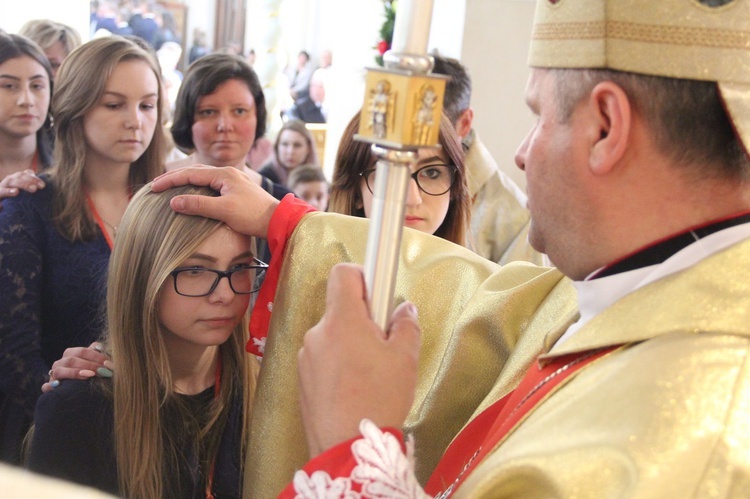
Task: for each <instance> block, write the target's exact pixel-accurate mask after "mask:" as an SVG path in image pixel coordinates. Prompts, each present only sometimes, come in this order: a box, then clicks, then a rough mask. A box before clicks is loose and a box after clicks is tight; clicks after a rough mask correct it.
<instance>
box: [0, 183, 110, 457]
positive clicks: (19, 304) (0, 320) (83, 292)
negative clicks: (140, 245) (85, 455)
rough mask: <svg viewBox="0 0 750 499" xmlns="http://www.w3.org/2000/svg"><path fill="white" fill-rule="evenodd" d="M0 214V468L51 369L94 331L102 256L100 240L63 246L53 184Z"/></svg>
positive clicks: (10, 202)
mask: <svg viewBox="0 0 750 499" xmlns="http://www.w3.org/2000/svg"><path fill="white" fill-rule="evenodd" d="M40 176H41V177H42V178H43V179H44V180H45V182H46V183H47V187H46V188H44V189H43V190H41V191H39V192H37V193H35V194H29V193H25V192H22V193H20V194H19V195H18V197H15V198H10V199H5V200H3V209H2V210H0V290H2V291H0V460H2V461H6V462H10V463H14V464H18V463H19V462H20V445H21V440H22V438H23V436H24V435H25V433H26V431H27V430H28V428H29V425H30V424H31V421H32V418H33V415H34V405H35V404H36V400H37V398H38V397H39V395H41V390H40V387H41V385H42V383H44V381H45V379H46V376H47V371H49V369H50V366H51V364H52V363H53V362H54V361H55V360H57V359H59V358H60V357H61V356H62V354H63V351H64V350H65V349H66V348H68V347H72V346H88V345H89V344H90V343H91V342H92V341H94V340H96V338H97V337H98V336H99V334H100V332H101V331H102V325H103V323H102V320H101V319H102V317H103V316H102V305H103V299H104V296H105V291H104V290H105V285H106V275H107V267H108V265H109V255H110V249H109V246H108V245H107V242H106V240H105V239H104V236H103V235H102V234H101V232H98V233H97V236H96V238H94V239H93V240H91V241H78V242H74V243H71V242H70V241H68V240H67V239H65V238H64V237H63V236H62V235H61V234H60V233H59V232H58V231H57V229H56V228H55V225H54V223H53V221H52V197H53V193H54V191H55V184H54V182H52V181H50V179H49V178H48V177H47V176H46V175H44V174H42V175H40Z"/></svg>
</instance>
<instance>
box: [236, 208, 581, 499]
mask: <svg viewBox="0 0 750 499" xmlns="http://www.w3.org/2000/svg"><path fill="white" fill-rule="evenodd" d="M367 231H368V221H367V220H366V219H360V218H353V217H348V216H344V215H337V214H331V213H312V214H309V215H306V216H305V217H304V218H303V219H302V221H301V222H300V223H299V224H298V226H297V228H296V229H295V231H294V233H293V235H292V237H291V239H290V240H289V242H288V243H287V249H286V254H285V257H284V262H283V265H282V268H281V275H280V278H279V287H278V289H277V292H276V296H275V300H274V303H273V314H272V316H271V323H270V329H269V334H268V338H267V342H266V345H265V352H264V357H263V363H262V367H261V372H260V377H259V380H258V388H257V396H256V400H255V409H254V412H253V421H252V426H251V435H250V444H249V449H248V452H247V460H246V466H245V470H246V472H245V480H244V497H246V498H247V497H259V498H267V497H276V496H277V495H278V494H279V493H280V492H281V491H282V490H283V489H284V487H285V486H286V485H287V484H288V483H289V482H290V481H291V480H292V477H293V475H294V472H295V471H296V470H298V469H300V468H302V466H304V464H305V463H306V462H307V460H308V451H307V444H306V440H305V435H304V429H303V426H302V418H301V415H300V410H299V394H298V382H297V352H298V351H299V348H300V347H301V345H302V338H303V336H304V334H305V332H307V330H308V329H310V328H311V327H312V326H314V325H315V324H316V323H317V322H318V320H320V318H321V317H322V315H323V312H324V308H325V292H326V281H327V277H328V272H329V270H330V269H331V267H332V266H334V265H335V264H337V263H341V262H354V263H362V262H363V261H364V254H365V244H366V241H367ZM406 300H409V301H412V302H413V303H414V304H415V305H416V307H417V309H418V311H419V323H420V326H421V329H422V347H421V352H420V366H419V370H420V374H419V380H418V385H417V392H416V400H415V403H414V405H413V407H412V410H411V413H410V415H409V417H408V419H407V421H406V425H405V428H404V431H405V432H406V433H408V434H413V435H414V437H415V438H416V441H417V442H418V445H417V446H416V448H417V452H416V455H415V457H416V462H417V470H416V471H417V476H418V478H419V480H420V481H421V482H422V483H424V482H426V481H427V478H428V477H429V476H430V473H431V472H432V470H433V469H434V467H435V465H436V464H437V462H438V460H439V459H440V457H441V456H442V454H443V452H444V451H445V449H446V447H447V446H448V444H449V443H450V441H451V440H452V439H453V437H454V436H455V435H456V434H457V433H458V432H459V431H460V430H461V428H462V427H463V426H464V424H466V422H467V421H468V420H469V418H470V416H471V415H472V414H473V413H474V412H475V410H477V408H478V407H479V405H480V404H481V403H482V402H483V401H484V400H485V398H486V397H487V396H488V394H489V393H490V392H491V391H492V390H493V387H494V386H496V384H497V385H498V386H503V387H504V388H502V390H503V391H505V392H506V393H507V392H508V391H510V390H511V389H512V388H513V387H515V386H516V385H517V384H518V382H519V381H520V379H521V377H522V376H523V375H524V372H525V370H526V368H527V367H528V365H529V363H530V362H531V361H532V359H533V358H534V357H535V356H537V355H538V354H540V353H541V346H542V343H543V338H544V335H545V334H546V333H548V332H549V331H551V330H552V331H560V332H561V331H563V330H564V329H565V328H566V327H567V326H568V325H569V324H570V323H571V322H572V321H573V320H574V319H575V318H576V313H577V312H576V305H575V292H574V290H573V287H572V286H571V284H570V281H569V280H567V279H565V278H564V277H563V276H562V274H560V272H558V271H557V270H555V269H550V268H543V267H536V266H533V265H531V264H528V263H522V262H516V263H513V264H510V265H507V266H505V267H502V269H501V267H499V266H498V265H496V264H494V263H493V262H490V261H488V260H485V259H483V258H481V257H479V256H477V255H476V254H474V253H473V252H471V251H469V250H468V249H465V248H463V247H460V246H457V245H455V244H452V243H450V242H447V241H445V240H443V239H440V238H437V237H434V236H430V235H427V234H424V233H421V232H418V231H415V230H411V229H408V228H405V229H404V235H403V241H402V245H401V254H400V259H399V271H398V279H397V283H396V295H395V303H400V302H402V301H406ZM511 351H515V353H514V357H513V364H507V365H506V360H507V358H508V356H509V353H510V352H511ZM501 371H502V374H501ZM495 390H497V388H495ZM503 395H504V393H503Z"/></svg>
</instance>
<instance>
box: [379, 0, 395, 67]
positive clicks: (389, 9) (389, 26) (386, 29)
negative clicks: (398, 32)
mask: <svg viewBox="0 0 750 499" xmlns="http://www.w3.org/2000/svg"><path fill="white" fill-rule="evenodd" d="M396 1H397V0H383V8H384V10H385V12H384V14H385V20H384V21H383V25H382V26H381V27H380V32H379V35H380V38H379V41H378V43H377V45H375V47H373V48H375V49H377V51H378V55H376V56H375V62H377V63H378V66H382V65H383V54H385V53H386V52H387V51H388V50H389V49H390V48H391V42H393V25H394V24H395V22H396Z"/></svg>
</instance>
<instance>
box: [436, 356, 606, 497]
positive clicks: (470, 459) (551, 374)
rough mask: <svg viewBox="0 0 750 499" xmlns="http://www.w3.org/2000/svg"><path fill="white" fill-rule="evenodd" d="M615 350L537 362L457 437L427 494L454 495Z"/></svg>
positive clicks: (437, 469)
mask: <svg viewBox="0 0 750 499" xmlns="http://www.w3.org/2000/svg"><path fill="white" fill-rule="evenodd" d="M615 348H616V347H610V348H604V349H600V350H594V351H591V352H585V353H575V354H570V355H565V356H562V357H559V358H557V359H554V360H553V361H552V362H550V363H548V364H546V365H545V366H544V367H540V366H539V363H538V362H535V363H533V364H532V365H531V367H529V370H528V371H526V375H525V376H524V377H523V379H522V380H521V383H520V384H519V385H518V387H517V388H516V389H514V390H513V391H512V392H510V393H509V394H508V395H506V396H505V397H503V398H502V399H500V400H498V401H497V402H495V403H494V404H492V405H491V406H490V407H489V408H487V409H486V410H484V411H482V413H480V414H479V415H478V416H477V417H476V418H474V419H473V420H472V421H471V422H470V423H469V424H468V425H467V426H466V427H465V428H464V429H463V430H462V431H461V432H460V433H459V434H458V436H456V438H455V439H454V440H453V442H451V445H450V446H449V447H448V449H447V450H446V451H445V454H443V457H442V459H440V462H439V463H438V466H437V468H436V469H435V471H434V472H433V473H432V476H431V477H430V479H429V481H428V482H427V486H426V487H425V491H426V492H427V493H428V494H430V495H431V496H437V495H438V494H439V493H440V492H441V491H445V492H444V493H445V494H446V495H445V497H447V496H448V495H450V493H452V492H453V491H454V490H455V489H456V487H457V486H458V485H460V484H461V482H462V481H463V480H464V479H465V478H466V477H467V476H468V475H469V474H470V473H471V472H472V471H473V470H474V468H476V466H477V464H479V463H480V462H481V461H482V460H483V459H484V458H485V457H486V456H487V455H488V454H490V453H491V452H492V451H494V450H495V448H496V447H497V445H498V444H499V443H500V442H501V440H502V439H503V438H505V436H506V435H508V434H509V432H510V431H511V430H512V429H513V428H514V427H515V426H516V424H517V423H518V422H519V421H520V420H521V419H523V417H524V416H526V415H527V414H528V413H529V412H530V411H531V410H532V409H533V408H534V407H535V406H536V405H537V403H539V402H540V401H541V400H542V399H543V398H544V397H545V396H546V395H547V394H548V393H550V392H551V391H552V389H554V388H555V387H556V386H558V385H559V384H560V383H561V382H562V381H564V380H565V379H567V378H568V377H569V376H571V375H572V374H573V373H575V372H577V371H578V370H579V369H581V368H582V367H584V366H586V365H587V364H589V363H591V362H593V361H594V360H596V359H598V358H600V357H602V356H603V355H605V354H607V353H609V352H611V351H612V350H614V349H615ZM441 497H443V496H441Z"/></svg>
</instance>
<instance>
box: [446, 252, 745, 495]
mask: <svg viewBox="0 0 750 499" xmlns="http://www.w3.org/2000/svg"><path fill="white" fill-rule="evenodd" d="M546 343H547V344H548V345H551V344H552V343H553V341H552V340H548V341H547V342H546ZM620 343H625V344H627V345H628V346H626V348H624V349H622V350H617V351H615V352H613V353H610V354H609V355H607V356H605V357H603V358H602V359H600V360H598V361H597V362H595V363H593V364H591V365H589V366H587V367H586V368H584V369H583V370H581V371H580V372H579V373H577V374H576V376H574V377H572V378H569V379H568V380H566V382H565V383H563V384H562V385H561V386H560V387H558V388H557V389H556V390H555V391H553V392H552V393H551V394H550V395H548V397H547V399H546V400H544V401H543V402H541V403H540V404H539V405H537V406H536V408H535V409H534V410H533V411H532V412H530V413H529V414H527V415H526V418H525V419H524V420H523V421H522V423H521V424H520V425H519V426H517V427H516V429H515V430H514V431H512V432H511V433H510V434H509V435H508V436H507V437H506V439H505V440H504V441H503V442H501V443H500V446H499V447H497V448H496V450H495V451H494V452H493V453H492V454H491V455H490V456H488V457H487V459H485V460H484V461H483V462H482V463H481V464H480V465H479V466H478V467H477V468H476V470H475V471H474V472H473V473H472V474H471V475H470V476H469V477H468V478H467V480H466V482H465V483H464V484H463V485H462V486H461V487H460V488H459V490H458V491H457V494H456V495H455V496H454V497H472V498H474V497H486V498H493V499H494V498H506V497H507V498H517V497H523V498H569V497H576V498H597V499H598V498H608V497H617V498H621V497H638V498H683V497H696V498H698V497H700V498H704V497H706V498H712V497H717V498H746V497H748V496H750V241H745V242H742V243H740V244H737V245H735V246H732V247H730V248H729V249H727V250H724V251H722V252H720V253H717V254H715V255H713V256H711V257H709V258H707V259H706V260H704V261H702V262H700V263H699V264H697V265H696V266H695V267H692V268H690V269H688V270H686V271H683V272H680V273H678V274H674V275H671V276H668V277H665V278H663V279H661V280H659V281H656V282H654V283H652V284H650V285H648V286H646V287H644V288H642V289H640V290H638V291H635V292H634V293H632V294H630V295H628V296H626V297H624V298H622V299H621V300H619V301H618V302H617V303H615V304H614V305H613V306H611V307H610V308H608V309H607V310H605V311H604V312H602V313H601V314H600V315H598V316H597V317H595V318H594V319H592V320H591V321H590V322H589V323H588V324H586V325H585V326H584V327H582V328H581V329H580V330H579V331H578V332H577V333H576V334H575V335H573V336H572V337H571V338H570V339H569V340H568V341H566V342H565V343H563V344H562V345H560V347H558V348H555V349H553V350H552V352H551V353H550V354H549V355H548V357H554V356H558V355H564V354H566V353H571V352H581V351H586V350H590V349H593V348H598V347H600V346H607V345H615V344H620ZM498 384H499V385H507V383H505V382H503V380H502V377H501V379H500V380H499V383H498ZM506 389H507V387H506V386H499V387H496V389H495V390H496V391H499V392H502V391H504V390H506ZM496 399H497V393H495V392H493V393H492V394H491V396H490V398H489V400H488V401H485V403H484V404H483V406H484V405H486V404H487V403H488V402H489V401H491V400H496Z"/></svg>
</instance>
